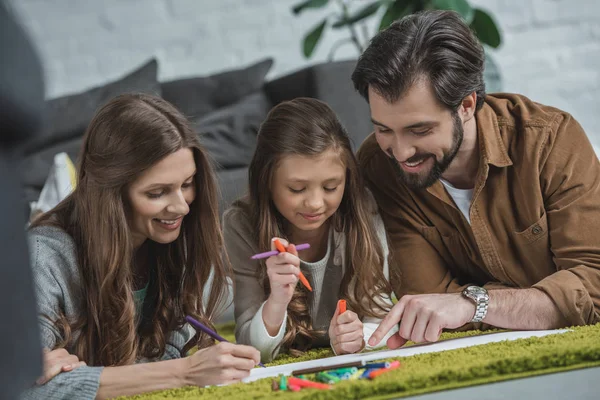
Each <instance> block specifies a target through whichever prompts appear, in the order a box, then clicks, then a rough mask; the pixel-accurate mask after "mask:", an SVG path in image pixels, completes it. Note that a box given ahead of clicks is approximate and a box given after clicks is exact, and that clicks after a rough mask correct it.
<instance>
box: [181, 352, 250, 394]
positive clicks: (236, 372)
mask: <svg viewBox="0 0 600 400" xmlns="http://www.w3.org/2000/svg"><path fill="white" fill-rule="evenodd" d="M182 361H183V362H184V371H183V374H184V383H185V384H186V385H194V386H199V387H204V386H208V385H228V384H230V383H235V382H239V381H241V380H242V379H243V378H246V377H247V376H249V375H250V370H251V369H252V368H254V367H255V366H256V365H258V363H259V362H260V353H259V352H258V350H256V349H255V348H254V347H250V346H243V345H240V344H233V343H227V342H221V343H219V344H216V345H214V346H210V347H207V348H204V349H201V350H198V351H197V352H195V353H194V354H193V355H191V356H189V357H186V358H183V359H182Z"/></svg>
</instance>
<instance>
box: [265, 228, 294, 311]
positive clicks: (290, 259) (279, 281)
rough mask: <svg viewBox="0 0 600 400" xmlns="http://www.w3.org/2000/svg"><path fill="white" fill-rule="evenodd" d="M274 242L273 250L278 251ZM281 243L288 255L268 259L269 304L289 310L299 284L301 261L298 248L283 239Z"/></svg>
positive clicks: (281, 254) (280, 254) (272, 244)
mask: <svg viewBox="0 0 600 400" xmlns="http://www.w3.org/2000/svg"><path fill="white" fill-rule="evenodd" d="M275 239H276V238H274V239H273V240H275ZM273 240H272V241H271V250H276V248H275V243H273ZM279 241H280V242H281V244H283V246H284V247H286V249H287V253H279V254H277V255H276V256H271V257H269V258H268V259H267V275H268V277H269V283H270V285H271V294H270V295H269V302H270V303H271V305H273V306H279V307H283V308H287V305H288V304H289V302H290V300H292V295H293V294H294V289H295V288H296V284H297V283H298V275H300V259H299V258H298V252H297V251H296V246H294V245H293V244H292V245H290V244H288V242H287V241H285V240H283V239H279Z"/></svg>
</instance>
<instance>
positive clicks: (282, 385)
mask: <svg viewBox="0 0 600 400" xmlns="http://www.w3.org/2000/svg"><path fill="white" fill-rule="evenodd" d="M279 390H287V378H286V377H285V375H281V379H280V380H279Z"/></svg>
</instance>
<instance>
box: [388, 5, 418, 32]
mask: <svg viewBox="0 0 600 400" xmlns="http://www.w3.org/2000/svg"><path fill="white" fill-rule="evenodd" d="M413 9H414V4H413V2H412V1H411V0H396V1H394V2H393V3H391V4H390V5H389V6H388V8H387V10H386V11H385V14H383V17H382V18H381V22H380V23H379V30H380V31H382V30H384V29H385V28H387V27H388V26H390V25H391V24H392V22H394V21H396V20H399V19H400V18H402V17H404V16H406V15H408V14H410V13H412V12H413Z"/></svg>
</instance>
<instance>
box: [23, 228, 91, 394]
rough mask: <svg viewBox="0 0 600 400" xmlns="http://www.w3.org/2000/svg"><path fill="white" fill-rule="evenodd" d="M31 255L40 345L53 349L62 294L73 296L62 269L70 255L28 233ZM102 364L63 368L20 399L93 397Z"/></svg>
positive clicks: (57, 340)
mask: <svg viewBox="0 0 600 400" xmlns="http://www.w3.org/2000/svg"><path fill="white" fill-rule="evenodd" d="M29 244H30V259H31V263H32V272H33V280H34V285H35V292H36V302H37V308H38V315H39V323H40V330H41V343H42V347H46V348H48V349H54V347H55V346H56V344H57V343H59V342H60V341H62V337H61V335H60V332H59V331H58V330H57V329H56V327H55V326H54V324H53V323H52V321H54V320H55V319H56V318H57V317H58V314H59V310H60V309H61V304H63V303H64V300H63V298H64V296H67V297H68V296H72V295H73V293H71V292H70V290H71V286H70V285H69V283H68V280H67V279H63V277H65V272H66V271H70V270H71V268H73V266H69V265H67V264H68V262H69V260H71V259H72V258H71V257H63V256H61V254H60V251H61V250H62V249H57V248H55V246H53V243H52V242H50V241H48V240H47V239H46V238H44V237H37V236H36V235H32V236H30V242H29ZM102 370H103V367H88V366H85V367H79V368H76V369H74V370H73V371H70V372H63V373H60V374H58V375H57V376H55V377H54V378H52V379H51V380H50V381H48V382H47V383H46V384H44V385H32V386H31V388H29V389H28V390H26V391H25V392H24V393H23V394H22V396H21V398H23V399H52V400H62V399H65V400H66V399H83V400H88V399H89V400H93V399H95V398H96V393H97V392H98V388H99V386H100V374H101V373H102Z"/></svg>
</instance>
